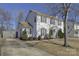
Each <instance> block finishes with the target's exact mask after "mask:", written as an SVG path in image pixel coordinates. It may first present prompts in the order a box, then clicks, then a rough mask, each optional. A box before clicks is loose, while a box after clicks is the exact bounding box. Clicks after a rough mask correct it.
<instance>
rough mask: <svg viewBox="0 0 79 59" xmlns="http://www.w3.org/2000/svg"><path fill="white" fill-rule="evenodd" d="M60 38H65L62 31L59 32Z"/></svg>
mask: <svg viewBox="0 0 79 59" xmlns="http://www.w3.org/2000/svg"><path fill="white" fill-rule="evenodd" d="M58 37H59V38H63V37H64V33H63V32H62V30H61V29H59V30H58Z"/></svg>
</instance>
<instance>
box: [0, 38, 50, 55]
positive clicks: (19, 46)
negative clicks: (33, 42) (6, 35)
mask: <svg viewBox="0 0 79 59" xmlns="http://www.w3.org/2000/svg"><path fill="white" fill-rule="evenodd" d="M1 55H2V56H50V55H51V54H49V53H47V52H46V51H44V50H40V49H38V48H35V47H32V46H30V45H28V44H25V43H24V42H23V41H20V40H18V39H6V40H4V41H3V46H2V48H1Z"/></svg>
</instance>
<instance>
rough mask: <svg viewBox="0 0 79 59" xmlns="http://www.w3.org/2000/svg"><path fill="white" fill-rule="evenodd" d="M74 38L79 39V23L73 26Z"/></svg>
mask: <svg viewBox="0 0 79 59" xmlns="http://www.w3.org/2000/svg"><path fill="white" fill-rule="evenodd" d="M74 36H75V37H79V22H77V23H75V24H74Z"/></svg>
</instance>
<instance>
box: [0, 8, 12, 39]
mask: <svg viewBox="0 0 79 59" xmlns="http://www.w3.org/2000/svg"><path fill="white" fill-rule="evenodd" d="M10 16H11V15H10V14H9V12H8V11H5V10H4V9H0V22H1V37H2V38H3V30H4V29H6V28H5V27H4V26H5V24H4V23H5V22H9V20H10V19H11V17H10ZM8 24H9V23H8ZM8 24H6V25H8Z"/></svg>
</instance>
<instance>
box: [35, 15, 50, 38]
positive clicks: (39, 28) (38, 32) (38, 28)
mask: <svg viewBox="0 0 79 59" xmlns="http://www.w3.org/2000/svg"><path fill="white" fill-rule="evenodd" d="M49 24H50V18H46V23H44V22H41V16H40V15H37V23H36V26H37V27H36V31H37V37H38V36H40V35H41V28H45V29H46V30H47V34H49Z"/></svg>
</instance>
